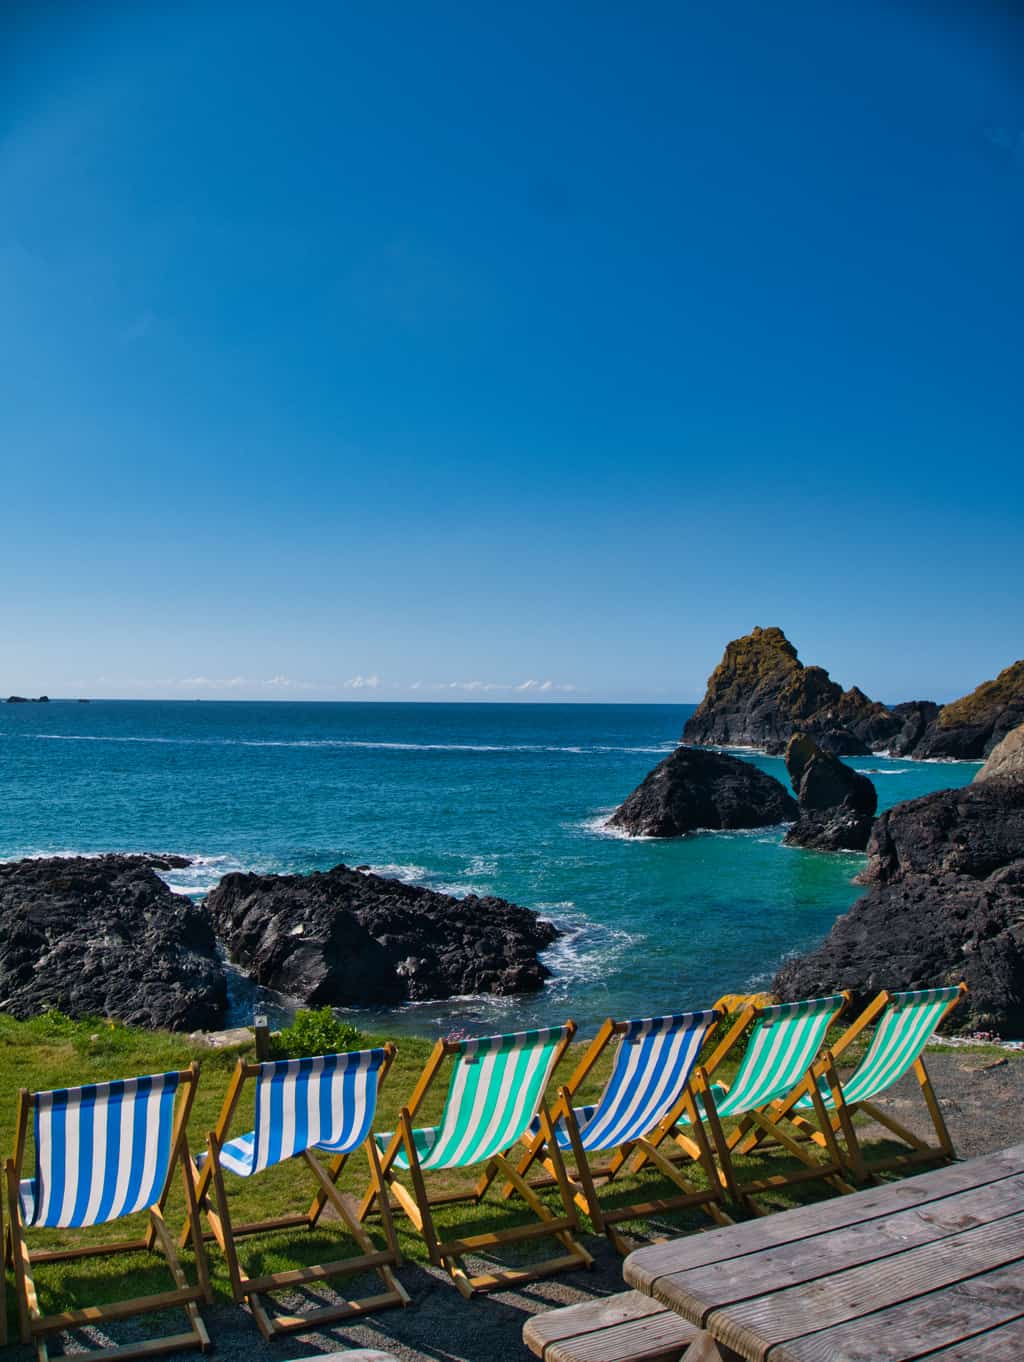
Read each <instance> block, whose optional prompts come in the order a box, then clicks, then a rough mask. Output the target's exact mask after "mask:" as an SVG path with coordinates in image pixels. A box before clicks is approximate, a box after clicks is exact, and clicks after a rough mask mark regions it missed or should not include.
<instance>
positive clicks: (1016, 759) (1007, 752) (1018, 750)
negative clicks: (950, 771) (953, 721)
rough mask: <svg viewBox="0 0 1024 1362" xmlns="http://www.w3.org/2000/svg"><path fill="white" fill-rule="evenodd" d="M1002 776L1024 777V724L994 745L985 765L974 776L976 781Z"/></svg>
mask: <svg viewBox="0 0 1024 1362" xmlns="http://www.w3.org/2000/svg"><path fill="white" fill-rule="evenodd" d="M1000 776H1020V777H1024V724H1019V725H1018V726H1017V727H1016V728H1014V729H1011V730H1010V732H1009V733H1007V735H1006V737H1005V738H1004V739H1003V740H1002V742H1001V743H999V744H998V745H997V746H996V747H993V749H992V751H991V752H990V753H989V754H988V760H987V761H986V762H985V765H984V766H983V767H982V768H981V770H980V771H979V772H978V774H977V775H976V776H975V777H974V783H975V784H977V783H978V781H979V780H992V779H993V778H998V777H1000Z"/></svg>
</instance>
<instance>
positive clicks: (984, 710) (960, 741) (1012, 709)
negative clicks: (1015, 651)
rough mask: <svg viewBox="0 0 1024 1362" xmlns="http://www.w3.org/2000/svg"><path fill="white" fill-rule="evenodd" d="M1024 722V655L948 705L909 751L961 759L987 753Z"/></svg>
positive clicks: (915, 755)
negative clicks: (968, 693)
mask: <svg viewBox="0 0 1024 1362" xmlns="http://www.w3.org/2000/svg"><path fill="white" fill-rule="evenodd" d="M1022 723H1024V659H1022V660H1021V661H1019V662H1014V663H1013V664H1012V665H1011V666H1009V667H1007V668H1006V669H1005V670H1004V671H1001V672H1000V673H999V675H998V676H997V677H996V678H995V680H994V681H983V682H982V684H981V685H980V686H978V687H977V689H976V690H972V691H971V693H970V695H964V696H963V697H962V698H961V699H959V700H954V701H953V702H952V703H951V704H948V705H944V706H943V707H942V709H941V710H940V711H939V712H938V713H937V714H936V715H935V717H934V718H933V719H932V721H931V722H930V723H929V725H928V727H927V728H926V729H925V731H924V733H923V734H922V735H921V738H920V740H919V741H918V742H917V743H916V744H915V746H914V747H913V749H912V750H911V752H910V753H909V754H908V755H912V756H914V757H918V758H924V757H955V758H957V759H958V760H961V761H971V760H976V759H977V758H979V757H987V756H988V754H989V753H990V752H991V751H992V749H993V748H994V747H995V746H996V745H997V744H998V743H999V742H1001V741H1002V739H1003V738H1005V737H1006V735H1007V734H1008V733H1009V732H1010V731H1011V730H1012V729H1014V728H1016V727H1018V725H1020V724H1022Z"/></svg>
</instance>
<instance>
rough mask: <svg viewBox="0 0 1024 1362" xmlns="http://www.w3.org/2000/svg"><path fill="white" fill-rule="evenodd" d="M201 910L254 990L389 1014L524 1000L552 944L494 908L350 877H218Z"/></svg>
mask: <svg viewBox="0 0 1024 1362" xmlns="http://www.w3.org/2000/svg"><path fill="white" fill-rule="evenodd" d="M206 907H207V909H208V911H209V914H210V917H211V919H212V921H213V924H214V927H215V929H216V931H217V934H218V935H219V936H220V937H221V939H222V940H223V941H224V942H225V944H226V945H227V947H228V949H229V951H230V953H231V955H232V957H233V958H234V959H235V960H236V961H238V962H239V963H240V964H241V965H242V966H244V967H245V968H246V970H247V971H248V972H249V973H250V974H251V976H252V977H253V978H254V979H255V980H256V982H257V983H260V984H263V985H265V986H266V987H268V988H273V989H276V990H278V991H279V992H281V993H284V994H286V995H287V996H289V997H291V998H296V999H299V1000H300V1001H302V1002H305V1003H317V1004H325V1003H327V1004H331V1005H335V1006H346V1005H349V1004H355V1003H360V1004H377V1003H398V1002H403V1001H405V1000H414V1001H415V1000H422V999H428V998H451V997H455V996H457V995H460V994H479V993H497V994H512V993H526V992H530V991H532V990H534V989H538V988H540V987H541V985H542V984H543V982H544V980H545V978H547V976H548V971H547V969H546V968H545V967H544V965H543V964H541V962H540V960H539V959H538V958H537V953H538V951H540V950H543V948H544V947H546V946H549V945H550V944H551V943H552V941H554V940H555V938H556V937H557V935H558V933H557V931H556V929H555V928H554V927H553V926H552V925H551V924H550V923H549V922H545V921H543V920H542V919H541V918H539V917H538V916H537V914H536V913H534V912H532V911H530V910H529V909H527V908H519V907H517V906H516V905H515V904H511V903H506V902H505V901H504V900H503V899H498V898H477V897H476V896H475V895H470V896H469V897H467V898H464V899H457V898H452V897H451V896H450V895H448V894H437V893H433V892H432V891H430V890H428V889H422V888H419V887H417V886H415V885H410V884H402V883H399V882H398V881H396V880H389V879H383V878H381V877H380V876H378V875H369V874H364V873H362V872H360V871H357V870H352V869H350V868H349V867H348V866H344V865H339V866H335V868H334V869H333V870H328V871H325V872H323V873H314V874H312V875H242V874H236V875H227V876H225V878H224V879H223V880H221V882H220V884H219V885H218V886H217V888H216V889H214V890H213V891H212V893H211V894H210V895H209V896H208V898H207V900H206Z"/></svg>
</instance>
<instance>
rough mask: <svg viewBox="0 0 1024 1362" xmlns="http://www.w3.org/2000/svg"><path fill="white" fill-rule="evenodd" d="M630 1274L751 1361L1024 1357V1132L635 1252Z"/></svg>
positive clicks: (727, 1355) (711, 1342)
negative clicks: (905, 1172)
mask: <svg viewBox="0 0 1024 1362" xmlns="http://www.w3.org/2000/svg"><path fill="white" fill-rule="evenodd" d="M623 1271H624V1275H625V1278H626V1281H627V1282H628V1283H629V1284H630V1286H633V1287H635V1288H637V1289H638V1290H640V1291H643V1292H645V1293H646V1294H647V1295H648V1296H653V1297H654V1298H655V1299H656V1300H659V1301H661V1302H662V1303H663V1304H665V1305H667V1306H669V1307H670V1308H671V1309H673V1310H675V1311H676V1313H677V1314H679V1315H682V1316H683V1317H684V1319H687V1320H689V1321H690V1322H691V1323H693V1324H696V1325H697V1326H698V1327H700V1328H701V1329H703V1330H705V1331H706V1334H707V1336H708V1337H707V1340H706V1347H705V1348H704V1349H702V1350H701V1351H700V1352H699V1354H698V1355H700V1356H702V1357H708V1358H714V1357H716V1356H717V1357H721V1358H722V1359H725V1362H731V1359H733V1358H742V1359H746V1362H910V1359H914V1358H925V1357H926V1358H927V1359H928V1362H954V1360H956V1362H1022V1360H1024V1144H1019V1145H1015V1146H1014V1147H1013V1148H1011V1149H1004V1150H1002V1151H1000V1152H999V1153H996V1154H988V1155H985V1156H984V1157H982V1158H978V1159H970V1160H968V1161H967V1162H965V1163H957V1164H952V1165H950V1166H948V1167H944V1168H940V1169H937V1170H935V1171H934V1172H930V1173H921V1174H919V1175H918V1176H917V1177H911V1178H905V1179H904V1180H903V1181H901V1182H893V1183H886V1184H884V1185H881V1186H875V1187H871V1188H869V1189H868V1190H866V1191H862V1192H855V1193H853V1194H852V1195H849V1196H842V1197H837V1198H836V1199H834V1200H830V1201H826V1202H818V1203H816V1204H814V1205H812V1206H802V1207H799V1208H798V1209H796V1210H792V1211H782V1212H780V1213H778V1214H776V1215H771V1216H767V1217H765V1218H764V1219H760V1220H756V1221H752V1222H748V1223H746V1224H741V1225H734V1226H729V1227H725V1228H722V1229H716V1230H711V1231H709V1232H708V1233H706V1234H696V1235H689V1236H687V1237H686V1238H684V1239H676V1240H672V1241H671V1242H669V1243H664V1244H652V1245H650V1246H649V1247H647V1248H642V1249H638V1250H637V1251H636V1252H634V1253H631V1254H630V1255H629V1257H628V1258H627V1259H626V1261H625V1264H624V1268H623Z"/></svg>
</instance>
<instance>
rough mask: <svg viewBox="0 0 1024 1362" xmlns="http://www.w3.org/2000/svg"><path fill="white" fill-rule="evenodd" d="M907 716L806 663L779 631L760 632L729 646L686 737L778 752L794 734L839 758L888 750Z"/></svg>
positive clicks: (725, 745)
mask: <svg viewBox="0 0 1024 1362" xmlns="http://www.w3.org/2000/svg"><path fill="white" fill-rule="evenodd" d="M903 724H904V720H903V718H901V717H894V715H893V714H892V712H891V711H890V710H888V709H887V708H886V707H885V705H883V704H881V703H879V702H878V701H877V700H870V699H869V698H868V697H867V696H866V695H865V694H864V692H863V691H862V690H859V689H858V688H857V687H856V686H854V687H852V688H851V689H850V690H846V691H844V690H843V688H842V686H840V685H838V684H837V683H836V682H835V681H833V680H832V679H831V677H830V676H829V674H828V672H827V671H825V669H824V668H823V667H806V666H804V664H803V663H802V662H801V661H800V659H799V657H798V656H797V651H796V649H795V648H794V647H793V645H792V643H790V641H789V639H788V638H787V637H786V635H785V634H784V633H783V632H782V630H781V629H777V628H771V629H755V630H754V631H753V633H750V634H747V635H745V636H744V637H743V638H738V639H734V640H733V641H732V642H731V643H729V644H727V645H726V649H725V654H724V656H723V657H722V660H721V662H720V663H719V664H718V666H717V667H716V668H715V670H714V671H713V672H712V673H711V676H710V677H709V678H708V686H707V691H706V693H705V695H704V698H703V700H702V701H701V702H700V704H699V705H698V707H697V710H696V712H695V713H694V714H693V715H692V716H691V717H690V718H689V719H688V720H687V723H686V727H685V728H684V730H683V741H684V742H688V743H699V744H702V745H706V746H721V747H728V746H742V747H758V748H763V749H764V750H765V751H766V752H771V753H780V752H783V751H784V750H785V747H786V744H787V743H788V742H789V740H790V738H791V737H792V736H793V734H794V733H795V732H801V733H805V734H807V735H808V736H809V737H812V738H813V739H814V741H815V742H816V743H817V744H818V746H819V747H821V748H823V749H824V750H826V751H829V752H833V753H836V754H837V755H840V756H857V755H863V754H864V753H866V752H868V751H870V750H871V749H872V747H884V746H885V745H886V744H887V743H888V742H889V740H890V739H891V738H892V737H893V736H894V735H895V734H896V733H897V732H898V731H900V730H901V729H902V727H903Z"/></svg>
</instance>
